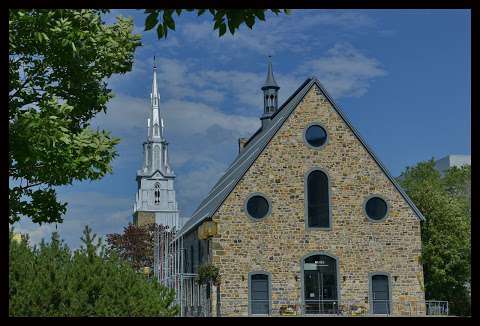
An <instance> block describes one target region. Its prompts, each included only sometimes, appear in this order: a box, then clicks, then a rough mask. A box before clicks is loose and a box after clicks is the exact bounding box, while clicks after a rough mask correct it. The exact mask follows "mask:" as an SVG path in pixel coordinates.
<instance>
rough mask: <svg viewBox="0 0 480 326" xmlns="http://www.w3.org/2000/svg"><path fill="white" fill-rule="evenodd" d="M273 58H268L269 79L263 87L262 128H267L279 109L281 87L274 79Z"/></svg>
mask: <svg viewBox="0 0 480 326" xmlns="http://www.w3.org/2000/svg"><path fill="white" fill-rule="evenodd" d="M271 58H272V56H270V55H269V56H268V70H267V79H266V80H265V83H264V84H263V86H262V91H263V115H262V117H261V118H260V119H261V120H262V126H266V124H268V121H269V120H270V118H271V117H272V115H273V114H274V113H275V112H276V111H277V108H278V90H279V89H280V87H279V86H278V85H277V82H276V81H275V78H274V77H273V69H272V61H271Z"/></svg>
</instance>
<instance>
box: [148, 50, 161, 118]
mask: <svg viewBox="0 0 480 326" xmlns="http://www.w3.org/2000/svg"><path fill="white" fill-rule="evenodd" d="M150 99H151V104H152V108H157V109H158V105H159V103H160V95H159V93H158V86H157V64H156V63H155V56H154V57H153V81H152V93H150Z"/></svg>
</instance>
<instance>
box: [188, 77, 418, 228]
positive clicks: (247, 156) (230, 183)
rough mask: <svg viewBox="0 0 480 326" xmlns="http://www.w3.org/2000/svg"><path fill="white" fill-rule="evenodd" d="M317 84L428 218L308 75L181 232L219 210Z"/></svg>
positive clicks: (378, 162) (253, 137)
mask: <svg viewBox="0 0 480 326" xmlns="http://www.w3.org/2000/svg"><path fill="white" fill-rule="evenodd" d="M313 85H317V86H318V88H319V89H320V90H321V91H322V93H323V94H324V95H325V97H326V98H327V99H328V100H329V101H330V103H331V104H332V106H333V108H334V109H335V110H336V111H337V113H338V114H339V115H340V117H341V118H342V119H343V121H344V122H345V123H346V124H347V125H348V127H350V129H351V130H352V132H353V133H354V134H355V136H356V137H357V138H358V140H360V142H361V143H362V145H363V146H364V147H365V149H366V150H367V151H368V153H369V154H370V155H371V156H372V158H373V159H374V160H375V162H377V164H378V165H379V166H380V168H381V169H382V171H383V172H384V173H385V175H386V176H387V177H388V179H390V181H391V182H392V183H393V185H394V186H395V188H397V190H398V191H399V192H400V194H401V195H402V196H403V198H404V199H405V200H406V201H407V203H408V204H409V205H410V207H411V208H412V209H413V211H414V212H415V214H416V215H417V217H418V218H419V219H420V220H422V221H424V220H425V217H424V216H423V215H422V213H421V212H420V211H419V210H418V208H417V207H416V206H415V204H414V203H413V202H412V201H411V200H410V198H409V197H408V196H407V194H406V193H405V192H404V191H403V189H402V188H401V187H400V185H399V184H398V183H397V182H396V181H395V179H394V178H393V177H392V176H391V175H390V173H389V172H388V171H387V169H386V168H385V166H384V165H383V164H382V163H381V162H380V160H378V158H377V157H376V155H375V154H374V153H373V151H372V150H371V149H370V148H369V147H368V145H367V144H366V143H365V141H364V140H363V138H362V137H361V136H360V135H359V133H358V131H357V130H356V129H355V128H354V127H353V126H352V125H351V123H350V122H349V121H348V120H347V118H346V116H345V115H344V114H343V112H342V111H341V110H340V108H339V107H338V106H337V105H336V104H335V102H334V101H333V99H332V97H331V96H330V95H329V94H328V93H327V91H326V90H325V88H324V87H323V86H322V84H321V83H320V81H319V80H318V79H316V78H314V77H312V78H308V79H307V80H306V81H305V82H304V83H303V84H302V85H301V86H300V87H299V88H298V89H297V90H296V91H295V92H294V93H293V94H292V96H290V97H289V98H288V99H287V100H286V101H285V103H284V104H283V105H282V106H281V107H280V108H279V109H278V111H277V112H276V113H275V114H274V115H273V116H272V118H271V122H270V123H269V124H268V125H267V126H266V128H264V129H263V128H260V129H259V130H257V131H256V132H255V133H254V134H253V135H252V137H250V139H249V140H248V141H247V143H246V144H245V147H244V148H243V150H242V151H241V152H240V153H239V154H238V156H237V157H236V158H235V160H234V161H233V163H232V164H231V165H230V167H229V168H228V169H227V170H226V171H225V173H224V174H223V176H222V177H221V178H220V180H218V182H217V183H216V184H215V186H214V187H213V188H212V190H211V191H210V193H209V194H208V195H207V197H206V198H205V199H204V200H203V201H202V202H201V203H200V205H199V206H198V208H197V210H196V211H195V212H194V213H193V215H192V217H191V218H190V219H189V220H188V221H187V222H186V223H185V225H184V226H183V227H182V229H181V230H180V234H179V235H182V234H185V233H187V232H189V231H190V230H191V229H193V228H194V227H195V226H197V225H198V224H199V223H201V222H202V221H204V220H206V219H208V218H210V217H211V216H212V215H213V214H215V212H216V211H217V210H218V208H219V207H220V205H222V203H223V201H224V200H225V199H226V198H227V196H228V195H229V194H230V192H232V190H233V189H234V188H235V186H236V185H237V183H238V182H239V181H240V179H241V178H242V177H243V175H244V174H245V173H246V172H247V170H248V169H249V168H250V166H251V165H252V164H253V162H255V160H256V159H257V157H258V156H259V155H260V153H261V152H262V151H263V149H264V148H265V147H266V146H267V144H268V143H269V142H270V140H271V139H272V138H273V137H274V136H275V134H276V133H277V131H278V130H279V129H280V127H281V126H282V125H283V123H284V122H285V121H286V119H287V118H288V117H289V116H290V114H291V113H292V112H293V110H294V109H295V108H296V107H297V105H298V104H299V103H300V101H301V100H302V99H303V98H304V96H305V95H306V94H307V92H308V91H309V90H310V88H311V87H312V86H313Z"/></svg>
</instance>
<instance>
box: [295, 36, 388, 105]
mask: <svg viewBox="0 0 480 326" xmlns="http://www.w3.org/2000/svg"><path fill="white" fill-rule="evenodd" d="M298 71H299V73H302V72H304V73H305V72H312V73H313V74H314V75H316V76H317V77H318V78H319V79H320V81H321V82H322V83H323V84H325V87H326V88H327V90H328V91H329V93H331V94H332V96H333V97H335V98H340V97H345V96H361V95H363V94H365V93H366V92H367V90H368V87H369V86H370V81H371V80H372V79H374V78H376V77H381V76H385V75H386V71H385V70H384V69H383V68H382V67H381V64H380V63H379V62H378V60H376V59H375V58H371V57H367V56H366V55H364V54H363V53H362V52H360V51H359V50H358V49H356V48H355V47H353V46H352V45H351V44H349V43H345V42H343V43H336V44H335V45H334V46H333V47H332V48H331V49H329V50H328V51H327V55H325V56H323V57H320V58H317V59H313V60H310V61H307V62H305V64H303V65H302V66H301V67H300V68H299V70H298Z"/></svg>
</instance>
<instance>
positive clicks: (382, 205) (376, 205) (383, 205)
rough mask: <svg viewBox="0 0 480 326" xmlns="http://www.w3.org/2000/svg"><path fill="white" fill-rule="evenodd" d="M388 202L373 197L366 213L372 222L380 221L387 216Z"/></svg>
mask: <svg viewBox="0 0 480 326" xmlns="http://www.w3.org/2000/svg"><path fill="white" fill-rule="evenodd" d="M387 211H388V206H387V202H386V201H385V200H383V199H382V198H380V197H372V198H370V199H369V200H367V202H366V204H365V212H366V213H367V216H368V217H369V218H371V219H372V220H375V221H379V220H381V219H383V218H385V217H386V216H387Z"/></svg>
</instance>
